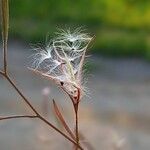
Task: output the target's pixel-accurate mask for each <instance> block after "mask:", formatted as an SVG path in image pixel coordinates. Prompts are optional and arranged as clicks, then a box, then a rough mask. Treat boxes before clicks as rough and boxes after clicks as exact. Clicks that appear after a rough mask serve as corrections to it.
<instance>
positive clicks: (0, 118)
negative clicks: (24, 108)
mask: <svg viewBox="0 0 150 150" xmlns="http://www.w3.org/2000/svg"><path fill="white" fill-rule="evenodd" d="M17 118H37V116H33V115H31V116H29V115H22V116H7V117H0V120H9V119H17Z"/></svg>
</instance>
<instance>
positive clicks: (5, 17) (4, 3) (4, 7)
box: [1, 0, 9, 74]
mask: <svg viewBox="0 0 150 150" xmlns="http://www.w3.org/2000/svg"><path fill="white" fill-rule="evenodd" d="M1 16H2V40H3V63H4V72H5V74H7V41H8V28H9V2H8V0H1Z"/></svg>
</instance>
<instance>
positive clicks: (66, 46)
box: [31, 29, 92, 99]
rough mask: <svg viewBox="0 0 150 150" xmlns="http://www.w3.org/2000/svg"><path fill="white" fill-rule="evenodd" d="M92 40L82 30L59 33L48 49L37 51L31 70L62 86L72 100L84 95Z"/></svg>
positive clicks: (37, 48) (46, 47) (40, 48)
mask: <svg viewBox="0 0 150 150" xmlns="http://www.w3.org/2000/svg"><path fill="white" fill-rule="evenodd" d="M91 39H92V38H91V37H90V36H89V35H88V34H86V33H83V32H82V31H81V30H80V29H76V30H75V31H74V32H71V30H66V31H65V30H59V32H57V33H56V37H55V38H54V39H52V40H51V42H49V43H48V44H47V45H46V46H45V47H41V46H38V47H36V48H34V50H35V54H34V55H33V63H32V67H31V69H32V70H34V71H35V72H37V73H39V74H41V75H42V76H45V77H48V78H49V79H52V80H54V81H55V82H56V83H57V84H59V85H60V86H61V87H62V88H63V89H64V90H65V92H67V93H68V94H69V95H70V96H71V97H72V98H74V99H75V98H77V97H78V95H79V93H80V97H79V98H81V96H82V95H83V93H84V90H83V89H84V88H83V85H82V70H83V63H84V58H85V52H86V50H87V47H88V45H89V43H90V41H91Z"/></svg>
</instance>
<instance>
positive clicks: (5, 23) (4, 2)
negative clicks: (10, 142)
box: [0, 0, 83, 150]
mask: <svg viewBox="0 0 150 150" xmlns="http://www.w3.org/2000/svg"><path fill="white" fill-rule="evenodd" d="M0 2H1V15H2V39H3V63H4V66H3V70H4V71H1V70H0V74H1V75H2V76H3V77H5V79H6V80H7V81H8V82H9V83H10V84H11V85H12V87H13V88H14V89H15V90H16V91H17V92H18V94H19V95H20V96H21V97H22V99H23V100H24V102H25V103H26V104H27V105H28V107H29V108H31V110H32V111H33V112H34V113H35V115H31V116H27V115H24V116H7V117H1V118H0V120H7V119H15V118H39V119H40V120H41V121H43V122H45V123H46V124H47V125H48V126H50V127H51V128H53V129H54V130H55V131H57V132H58V133H60V134H61V135H62V136H63V137H65V138H66V139H67V140H69V141H70V142H72V143H73V144H75V145H76V146H77V147H78V148H79V149H80V150H83V148H82V147H81V146H80V145H79V144H77V143H76V142H75V141H74V140H72V139H71V138H70V137H69V136H67V135H66V134H64V133H63V132H62V131H60V130H59V129H58V128H57V127H55V126H54V125H53V124H51V123H50V122H49V121H48V120H46V119H45V118H44V117H42V116H41V115H40V114H39V113H38V111H37V110H36V109H35V108H34V106H33V105H32V104H31V103H30V102H29V100H28V99H27V98H26V97H25V96H24V94H23V93H22V92H21V91H20V89H19V88H18V87H17V86H16V84H15V83H14V82H13V80H12V79H11V78H10V76H9V75H8V71H7V68H8V67H7V42H8V27H9V3H8V2H9V0H1V1H0Z"/></svg>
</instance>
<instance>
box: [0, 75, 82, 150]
mask: <svg viewBox="0 0 150 150" xmlns="http://www.w3.org/2000/svg"><path fill="white" fill-rule="evenodd" d="M2 75H3V76H4V77H5V78H6V79H7V81H8V82H9V83H10V84H11V85H12V86H13V87H14V89H15V90H16V91H17V92H18V94H19V95H20V96H21V97H22V98H23V100H24V101H25V103H26V104H27V105H28V106H29V107H30V108H31V109H32V111H33V112H34V113H35V114H36V115H35V116H34V115H33V116H32V118H39V119H40V120H42V121H43V122H45V123H46V124H47V125H48V126H50V127H51V128H53V129H54V130H55V131H57V132H58V133H60V134H61V135H62V136H64V137H65V138H66V139H67V140H69V141H70V142H72V143H73V144H75V145H76V146H77V147H78V148H80V150H83V148H82V147H81V146H79V144H77V143H76V142H75V141H74V140H72V139H71V138H70V137H69V136H67V135H66V134H64V133H63V132H62V131H60V130H59V129H58V128H57V127H55V126H54V125H53V124H51V123H50V122H49V121H48V120H46V119H45V118H44V117H42V116H41V115H40V114H39V113H38V112H37V110H36V109H35V108H34V107H33V106H32V104H31V103H30V102H29V101H28V99H27V98H26V97H25V96H24V95H23V93H22V92H21V91H20V90H19V88H18V87H17V86H16V85H15V83H14V82H13V81H12V80H11V78H10V77H9V76H8V74H5V73H2ZM24 117H25V116H24ZM26 117H27V116H26ZM5 118H9V119H13V118H23V116H14V117H13V116H12V117H11V116H10V117H4V118H0V120H4V119H5ZM28 118H31V116H30V117H29V116H28Z"/></svg>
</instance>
